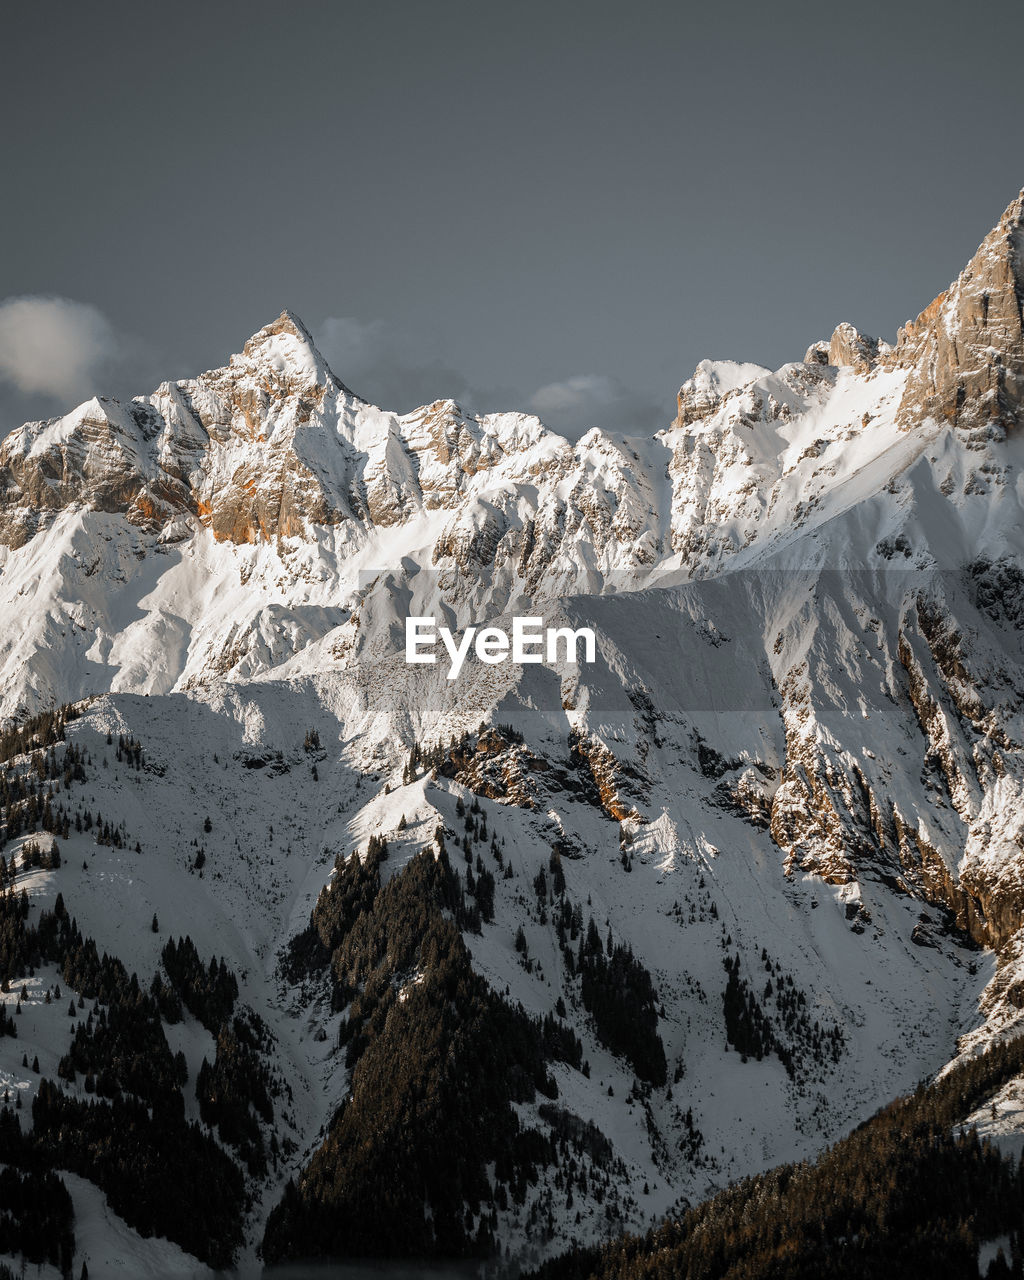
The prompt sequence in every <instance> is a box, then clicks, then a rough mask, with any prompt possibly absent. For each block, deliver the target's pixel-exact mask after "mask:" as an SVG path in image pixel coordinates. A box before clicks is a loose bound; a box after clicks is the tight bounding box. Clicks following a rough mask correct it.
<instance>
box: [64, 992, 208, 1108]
mask: <svg viewBox="0 0 1024 1280" xmlns="http://www.w3.org/2000/svg"><path fill="white" fill-rule="evenodd" d="M57 1075H58V1076H59V1077H60V1079H62V1080H67V1081H69V1082H70V1083H74V1082H75V1080H76V1079H77V1078H78V1076H82V1077H84V1078H83V1081H82V1083H83V1085H84V1087H85V1091H86V1092H87V1093H96V1094H98V1095H99V1096H100V1097H105V1098H115V1097H117V1096H118V1095H119V1094H120V1093H121V1092H122V1091H124V1092H127V1093H133V1094H135V1095H136V1096H137V1097H139V1098H143V1099H145V1100H146V1101H147V1102H149V1103H151V1104H152V1105H153V1106H160V1107H162V1108H170V1110H171V1111H173V1112H176V1113H178V1114H179V1115H184V1104H183V1101H182V1096H181V1092H180V1091H181V1088H182V1086H183V1085H184V1084H185V1083H186V1081H187V1080H188V1069H187V1067H186V1065H185V1058H184V1055H182V1054H180V1053H179V1054H177V1055H174V1054H172V1053H171V1050H170V1048H169V1046H168V1044H167V1037H166V1035H165V1034H164V1028H163V1023H162V1021H161V1019H160V1008H159V1004H158V1002H157V1001H156V999H154V997H153V996H152V995H150V994H148V993H147V992H144V991H142V990H141V989H140V988H139V983H138V979H137V978H136V976H135V974H132V976H131V978H130V979H129V981H128V984H127V987H126V988H124V989H122V988H117V989H116V990H115V992H114V994H113V995H112V997H111V999H110V1001H109V1004H108V1005H106V1006H103V1005H101V1006H100V1007H99V1008H98V1010H97V1011H96V1013H95V1014H93V1013H92V1012H90V1013H89V1014H88V1015H87V1017H86V1020H85V1022H80V1023H79V1024H78V1026H77V1027H76V1028H75V1033H74V1036H73V1038H72V1041H71V1046H70V1048H69V1049H68V1051H67V1053H66V1054H64V1056H63V1057H62V1058H61V1060H60V1063H59V1064H58V1067H57Z"/></svg>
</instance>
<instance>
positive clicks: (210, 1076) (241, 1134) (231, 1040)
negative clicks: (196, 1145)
mask: <svg viewBox="0 0 1024 1280" xmlns="http://www.w3.org/2000/svg"><path fill="white" fill-rule="evenodd" d="M261 1031H262V1028H261V1027H260V1025H259V1023H258V1021H257V1020H256V1019H255V1015H250V1016H249V1017H248V1018H242V1017H236V1018H233V1019H232V1020H231V1021H230V1022H226V1023H225V1024H224V1025H223V1026H222V1027H221V1029H220V1031H219V1033H218V1035H217V1053H216V1056H215V1058H214V1061H213V1065H212V1066H211V1065H210V1063H209V1062H207V1060H206V1059H205V1058H204V1059H203V1065H202V1066H201V1067H200V1069H199V1075H198V1077H197V1079H196V1097H197V1098H198V1100H199V1114H200V1115H201V1116H202V1118H203V1120H204V1121H205V1123H206V1124H208V1125H210V1126H211V1127H216V1129H217V1132H218V1133H219V1134H220V1136H221V1140H222V1141H223V1142H226V1143H227V1144H228V1145H229V1146H232V1147H234V1148H235V1149H236V1150H237V1151H238V1154H239V1155H240V1156H241V1158H242V1159H243V1160H244V1161H245V1163H246V1165H247V1167H248V1169H249V1172H250V1173H252V1174H257V1175H259V1174H263V1173H265V1172H266V1168H267V1158H266V1151H265V1148H264V1145H263V1134H262V1132H261V1129H260V1121H261V1120H262V1122H263V1123H264V1124H265V1125H270V1124H272V1123H273V1120H274V1108H273V1104H272V1103H271V1100H270V1094H271V1087H272V1085H271V1080H270V1075H269V1073H268V1071H267V1068H266V1066H265V1065H264V1063H263V1059H262V1057H261V1054H260V1049H261V1043H260V1041H261V1038H263V1037H262V1036H261ZM264 1034H265V1033H264Z"/></svg>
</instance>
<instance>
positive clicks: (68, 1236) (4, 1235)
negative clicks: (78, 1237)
mask: <svg viewBox="0 0 1024 1280" xmlns="http://www.w3.org/2000/svg"><path fill="white" fill-rule="evenodd" d="M8 1114H9V1113H8ZM14 1123H15V1124H17V1121H16V1120H15V1121H14ZM3 1131H4V1126H2V1125H0V1134H2V1133H3ZM2 1151H3V1148H2V1147H0V1153H2ZM74 1217H75V1215H74V1206H73V1205H72V1202H71V1196H70V1195H69V1194H68V1189H67V1187H65V1185H64V1183H63V1182H62V1181H61V1180H60V1178H58V1177H57V1176H56V1174H53V1173H50V1172H48V1171H46V1170H43V1171H39V1170H36V1169H26V1170H21V1169H12V1168H3V1167H0V1254H3V1253H13V1254H18V1253H20V1254H23V1255H24V1256H25V1259H26V1260H27V1261H28V1262H31V1263H33V1264H35V1265H36V1266H39V1265H41V1264H42V1263H44V1262H48V1263H49V1264H50V1265H51V1266H54V1267H57V1268H58V1269H59V1270H60V1272H61V1275H63V1276H69V1275H70V1274H71V1263H72V1259H73V1258H74V1254H75V1232H74ZM8 1274H10V1273H8Z"/></svg>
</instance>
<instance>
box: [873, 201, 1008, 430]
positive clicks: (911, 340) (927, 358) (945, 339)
mask: <svg viewBox="0 0 1024 1280" xmlns="http://www.w3.org/2000/svg"><path fill="white" fill-rule="evenodd" d="M1022 308H1024V192H1022V193H1021V195H1020V196H1018V197H1017V199H1016V200H1014V201H1013V202H1012V204H1010V206H1009V207H1008V208H1007V210H1006V212H1005V213H1004V214H1003V216H1002V217H1001V218H1000V220H999V223H998V225H997V226H996V227H995V228H993V230H992V231H991V232H990V233H989V235H987V236H986V237H985V239H984V241H983V242H982V244H981V247H980V248H979V249H978V252H977V253H976V254H975V255H974V257H973V258H972V259H971V261H970V262H969V263H968V265H967V267H966V268H965V269H964V270H963V271H962V272H961V274H960V275H959V277H958V278H957V279H956V280H955V281H954V282H953V284H952V285H950V287H949V288H948V289H947V290H946V291H945V292H944V293H940V294H939V296H938V297H937V298H936V299H935V300H934V301H933V302H932V303H931V304H930V305H929V306H928V307H926V308H925V310H924V311H922V312H921V314H920V315H919V316H918V317H917V319H916V320H914V321H912V322H911V323H909V324H907V325H906V326H905V328H903V329H901V330H900V334H899V337H898V339H897V342H896V347H895V350H894V351H893V352H892V353H891V360H892V361H893V362H894V363H896V364H899V365H902V366H904V367H906V368H908V369H909V370H910V371H911V372H910V376H909V378H908V379H907V386H906V391H905V393H904V397H903V401H902V403H901V405H900V410H899V415H898V420H899V423H900V425H901V426H903V427H904V428H906V429H908V430H910V429H913V428H914V427H915V426H918V425H920V424H921V423H922V422H925V421H927V420H929V419H932V420H935V421H938V422H948V423H951V424H952V425H954V426H956V427H957V428H958V429H959V430H961V431H962V432H964V434H965V436H966V437H967V438H968V439H970V440H972V441H973V442H974V443H977V444H979V445H980V444H983V443H984V441H986V440H989V439H1001V438H1003V436H1005V435H1006V434H1007V433H1008V432H1011V431H1013V430H1014V429H1015V428H1016V427H1017V426H1018V425H1019V420H1020V414H1021V410H1022V408H1024V341H1022V339H1024V331H1022V327H1021V315H1022Z"/></svg>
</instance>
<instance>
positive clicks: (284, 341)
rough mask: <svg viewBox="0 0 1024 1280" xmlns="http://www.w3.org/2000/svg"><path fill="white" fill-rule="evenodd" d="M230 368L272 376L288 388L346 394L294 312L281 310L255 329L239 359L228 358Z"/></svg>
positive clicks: (234, 357)
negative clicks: (237, 366)
mask: <svg viewBox="0 0 1024 1280" xmlns="http://www.w3.org/2000/svg"><path fill="white" fill-rule="evenodd" d="M231 363H232V365H235V364H240V363H241V364H247V365H249V366H251V367H253V368H254V369H256V370H258V371H260V372H262V373H268V372H269V373H272V374H274V375H276V378H275V380H279V379H281V378H283V379H284V381H285V382H286V383H287V384H288V386H289V387H291V388H293V389H296V390H299V389H310V390H311V389H312V388H314V387H334V388H336V389H338V390H342V391H347V390H348V388H347V387H345V386H344V385H343V384H342V382H341V381H340V380H339V379H338V378H337V377H336V376H335V374H334V373H333V371H332V370H331V368H330V366H329V365H328V363H327V361H326V360H325V359H324V357H323V356H322V355H321V354H320V352H319V351H318V350H317V346H316V343H315V342H314V341H313V335H312V334H311V333H310V332H309V330H308V329H307V328H306V326H305V325H304V324H303V323H302V321H301V320H300V319H299V317H298V316H297V315H296V314H295V312H294V311H289V310H288V309H287V308H285V310H284V311H282V312H281V314H280V315H279V316H278V317H277V319H276V320H273V321H272V322H271V323H270V324H267V325H264V326H263V328H262V329H258V330H257V331H256V332H255V333H254V334H253V335H252V337H251V338H250V339H249V340H248V342H247V343H246V344H245V346H244V347H243V348H242V354H241V356H232V358H231Z"/></svg>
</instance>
